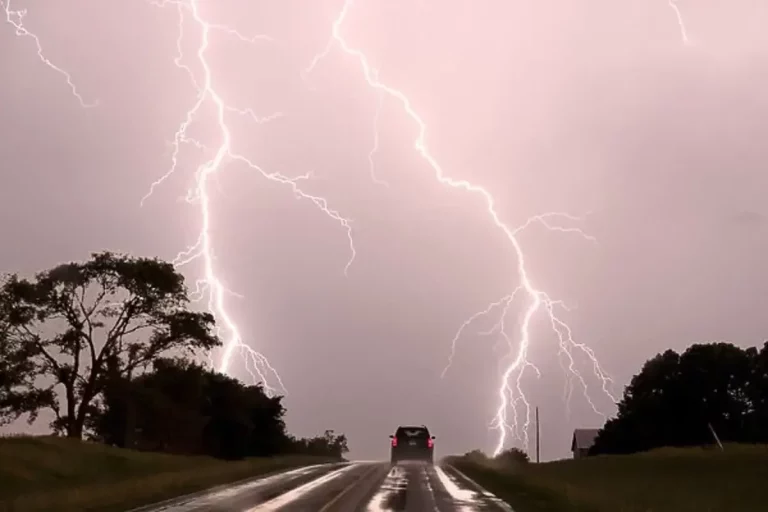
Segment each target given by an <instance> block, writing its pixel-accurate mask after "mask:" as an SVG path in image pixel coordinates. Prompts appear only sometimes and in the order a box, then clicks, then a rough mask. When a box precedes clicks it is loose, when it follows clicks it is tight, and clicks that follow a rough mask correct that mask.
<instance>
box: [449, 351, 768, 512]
mask: <svg viewBox="0 0 768 512" xmlns="http://www.w3.org/2000/svg"><path fill="white" fill-rule="evenodd" d="M618 406H619V407H618V414H617V415H616V417H615V418H612V419H610V420H608V422H607V423H606V424H605V425H604V427H603V428H602V429H601V430H600V432H599V433H598V435H597V438H596V439H595V442H594V445H593V446H592V447H591V448H590V450H589V456H587V457H584V458H580V459H575V460H563V461H556V462H548V463H543V464H533V463H530V462H529V461H528V456H527V454H526V453H524V452H522V451H520V450H517V449H512V450H509V451H507V452H504V453H502V454H500V455H499V456H497V457H487V456H486V455H485V454H483V453H482V452H480V451H477V450H476V451H473V452H469V453H467V454H465V455H463V456H461V457H449V458H448V459H447V462H448V463H450V464H452V465H453V466H454V467H456V468H457V469H459V470H460V471H462V472H464V473H465V474H466V475H467V476H469V477H471V478H473V479H474V480H475V481H476V482H478V483H479V484H480V485H482V486H483V487H485V488H486V489H488V490H489V491H491V492H493V493H494V494H496V495H497V496H498V497H500V498H502V499H504V500H506V501H508V503H509V504H510V505H512V506H513V507H514V508H515V511H516V512H539V511H561V510H562V511H574V512H649V511H652V512H667V511H669V512H673V511H674V512H699V511H706V512H733V511H738V512H762V511H765V510H768V505H766V503H768V486H767V485H766V484H765V482H768V343H765V344H764V345H763V346H762V347H761V348H757V347H753V348H748V349H742V348H740V347H736V346H734V345H731V344H728V343H710V344H696V345H692V346H691V347H689V348H688V349H687V350H685V351H684V352H683V353H682V354H678V353H676V352H674V351H672V350H667V351H666V352H664V353H662V354H659V355H657V356H655V357H653V358H652V359H650V360H649V361H648V362H646V363H645V365H644V366H643V367H642V369H641V371H640V372H639V373H638V374H637V375H636V376H635V377H634V378H633V379H632V380H631V382H630V384H629V386H627V388H626V389H625V391H624V395H623V397H622V400H621V401H620V402H619V404H618ZM721 443H722V446H721Z"/></svg>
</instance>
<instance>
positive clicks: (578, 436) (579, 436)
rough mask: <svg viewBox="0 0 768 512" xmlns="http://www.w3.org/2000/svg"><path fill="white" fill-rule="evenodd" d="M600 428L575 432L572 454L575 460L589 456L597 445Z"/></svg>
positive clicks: (580, 429)
mask: <svg viewBox="0 0 768 512" xmlns="http://www.w3.org/2000/svg"><path fill="white" fill-rule="evenodd" d="M598 432H600V429H599V428H577V429H576V430H574V431H573V438H572V440H571V452H573V458H574V459H580V458H581V457H586V456H588V455H589V449H590V448H592V445H593V444H595V439H596V438H597V433H598Z"/></svg>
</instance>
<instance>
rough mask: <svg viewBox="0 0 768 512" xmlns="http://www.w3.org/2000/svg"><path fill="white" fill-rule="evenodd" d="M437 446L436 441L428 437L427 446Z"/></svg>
mask: <svg viewBox="0 0 768 512" xmlns="http://www.w3.org/2000/svg"><path fill="white" fill-rule="evenodd" d="M433 446H435V442H434V441H433V440H431V439H427V448H432V447H433Z"/></svg>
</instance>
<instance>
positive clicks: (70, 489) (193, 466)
mask: <svg viewBox="0 0 768 512" xmlns="http://www.w3.org/2000/svg"><path fill="white" fill-rule="evenodd" d="M319 462H326V460H324V459H319V458H317V457H282V458H273V459H252V460H246V461H241V462H224V461H220V460H216V459H212V458H208V457H183V456H173V455H164V454H157V453H142V452H136V451H132V450H121V449H118V448H111V447H108V446H103V445H100V444H95V443H87V442H80V441H75V440H71V439H63V438H55V437H5V438H0V511H3V512H5V511H9V512H10V511H13V512H33V511H34V512H37V511H49V510H57V511H125V510H127V509H128V508H131V507H136V506H140V505H144V504H147V503H154V502H157V501H160V500H163V499H167V498H171V497H174V496H180V495H183V494H187V493H191V492H195V491H198V490H202V489H206V488H208V487H212V486H216V485H219V484H224V483H229V482H234V481H237V480H241V479H244V478H248V477H251V476H257V475H260V474H265V473H269V472H272V471H278V470H281V469H287V468H290V467H297V466H302V465H307V464H314V463H319Z"/></svg>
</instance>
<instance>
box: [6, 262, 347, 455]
mask: <svg viewBox="0 0 768 512" xmlns="http://www.w3.org/2000/svg"><path fill="white" fill-rule="evenodd" d="M190 306H191V301H190V296H189V291H188V289H187V287H186V285H185V282H184V277H183V276H182V275H181V274H180V273H179V272H178V271H177V270H176V268H175V267H174V266H173V265H172V264H171V263H168V262H164V261H162V260H159V259H157V258H139V257H132V256H127V255H121V254H115V253H111V252H101V253H96V254H93V255H92V257H91V259H89V260H87V261H85V262H74V263H65V264H62V265H58V266H56V267H54V268H52V269H50V270H46V271H43V272H40V273H38V274H36V275H35V276H34V278H31V279H27V278H22V277H20V276H19V275H17V274H11V275H7V276H5V277H4V278H3V279H2V282H0V425H2V424H7V423H10V422H13V421H16V420H18V419H19V418H21V417H23V416H27V418H28V421H29V423H30V424H31V423H32V422H34V421H35V420H36V419H37V418H38V416H39V413H40V412H41V411H43V410H50V411H52V413H53V417H54V420H53V421H52V423H51V425H50V426H51V429H52V431H53V432H54V433H56V434H58V435H64V436H67V437H71V438H76V439H82V438H88V439H91V440H96V441H101V442H103V443H107V444H110V445H115V446H119V447H126V448H134V449H139V450H151V451H163V452H169V453H177V454H195V455H203V454H205V455H211V456H214V457H219V458H225V459H239V458H243V457H249V456H272V455H277V454H291V453H293V454H309V455H320V456H328V457H338V458H340V457H342V455H343V454H344V453H346V452H347V451H348V447H347V440H346V437H345V436H344V435H343V434H336V433H334V432H333V431H332V430H327V431H326V432H324V433H323V434H322V435H319V436H316V437H313V438H297V437H294V436H292V435H290V434H289V433H288V431H287V429H286V425H285V421H284V416H285V412H286V411H285V408H284V407H283V404H282V399H283V397H281V396H270V394H269V393H267V392H266V391H265V389H264V387H263V385H261V384H259V385H252V386H248V385H245V384H243V383H241V382H239V381H237V380H235V379H233V378H230V377H228V376H226V375H223V374H221V373H218V372H215V371H213V370H211V369H209V368H207V367H205V366H203V365H201V364H198V363H196V362H195V357H196V356H199V355H200V354H201V353H203V352H205V351H210V350H212V349H214V348H216V347H219V346H221V340H220V339H219V338H218V336H217V335H216V329H215V320H214V318H213V316H212V315H211V314H210V313H206V312H197V311H193V310H192V309H191V308H190Z"/></svg>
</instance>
